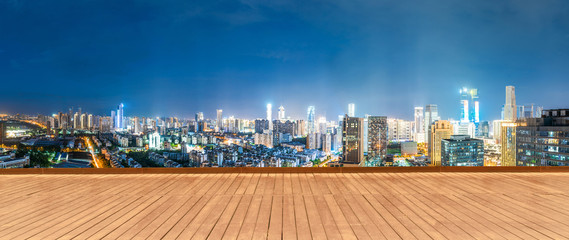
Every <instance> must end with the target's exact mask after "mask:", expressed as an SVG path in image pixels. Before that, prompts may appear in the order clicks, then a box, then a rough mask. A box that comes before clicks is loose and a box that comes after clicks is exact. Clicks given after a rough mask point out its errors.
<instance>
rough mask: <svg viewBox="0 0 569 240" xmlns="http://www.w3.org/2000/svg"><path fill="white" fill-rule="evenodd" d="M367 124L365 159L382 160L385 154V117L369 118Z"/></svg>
mask: <svg viewBox="0 0 569 240" xmlns="http://www.w3.org/2000/svg"><path fill="white" fill-rule="evenodd" d="M367 124H368V128H367V129H368V134H367V138H368V140H367V145H368V147H367V159H374V158H380V159H382V158H384V157H385V155H386V153H387V117H382V116H369V117H368V120H367Z"/></svg>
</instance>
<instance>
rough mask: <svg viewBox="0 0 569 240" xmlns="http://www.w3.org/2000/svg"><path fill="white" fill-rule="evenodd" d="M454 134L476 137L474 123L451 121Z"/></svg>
mask: <svg viewBox="0 0 569 240" xmlns="http://www.w3.org/2000/svg"><path fill="white" fill-rule="evenodd" d="M453 129H454V134H455V135H468V136H470V137H471V138H474V137H476V124H474V123H473V122H462V121H461V122H456V123H453Z"/></svg>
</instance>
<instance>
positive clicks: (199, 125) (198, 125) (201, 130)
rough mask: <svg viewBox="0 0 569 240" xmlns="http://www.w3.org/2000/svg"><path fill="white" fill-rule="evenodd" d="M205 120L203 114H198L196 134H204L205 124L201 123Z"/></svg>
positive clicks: (196, 117)
mask: <svg viewBox="0 0 569 240" xmlns="http://www.w3.org/2000/svg"><path fill="white" fill-rule="evenodd" d="M203 120H204V118H203V112H197V113H196V116H195V125H196V126H195V129H196V132H203V130H204V129H203V128H202V127H203V124H200V123H201V122H203Z"/></svg>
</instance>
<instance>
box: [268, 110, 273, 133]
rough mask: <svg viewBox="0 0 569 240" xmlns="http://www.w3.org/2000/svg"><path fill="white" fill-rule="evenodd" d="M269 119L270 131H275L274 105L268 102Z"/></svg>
mask: <svg viewBox="0 0 569 240" xmlns="http://www.w3.org/2000/svg"><path fill="white" fill-rule="evenodd" d="M267 120H268V121H269V132H272V131H273V105H271V104H270V103H269V104H267Z"/></svg>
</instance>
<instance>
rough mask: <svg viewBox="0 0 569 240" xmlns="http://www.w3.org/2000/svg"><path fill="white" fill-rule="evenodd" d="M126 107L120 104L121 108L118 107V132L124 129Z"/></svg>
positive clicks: (116, 122) (116, 121)
mask: <svg viewBox="0 0 569 240" xmlns="http://www.w3.org/2000/svg"><path fill="white" fill-rule="evenodd" d="M123 108H124V105H123V104H122V103H121V104H119V106H118V107H117V119H116V120H115V124H116V126H115V128H116V129H118V130H122V129H124V125H125V124H124V110H123Z"/></svg>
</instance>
